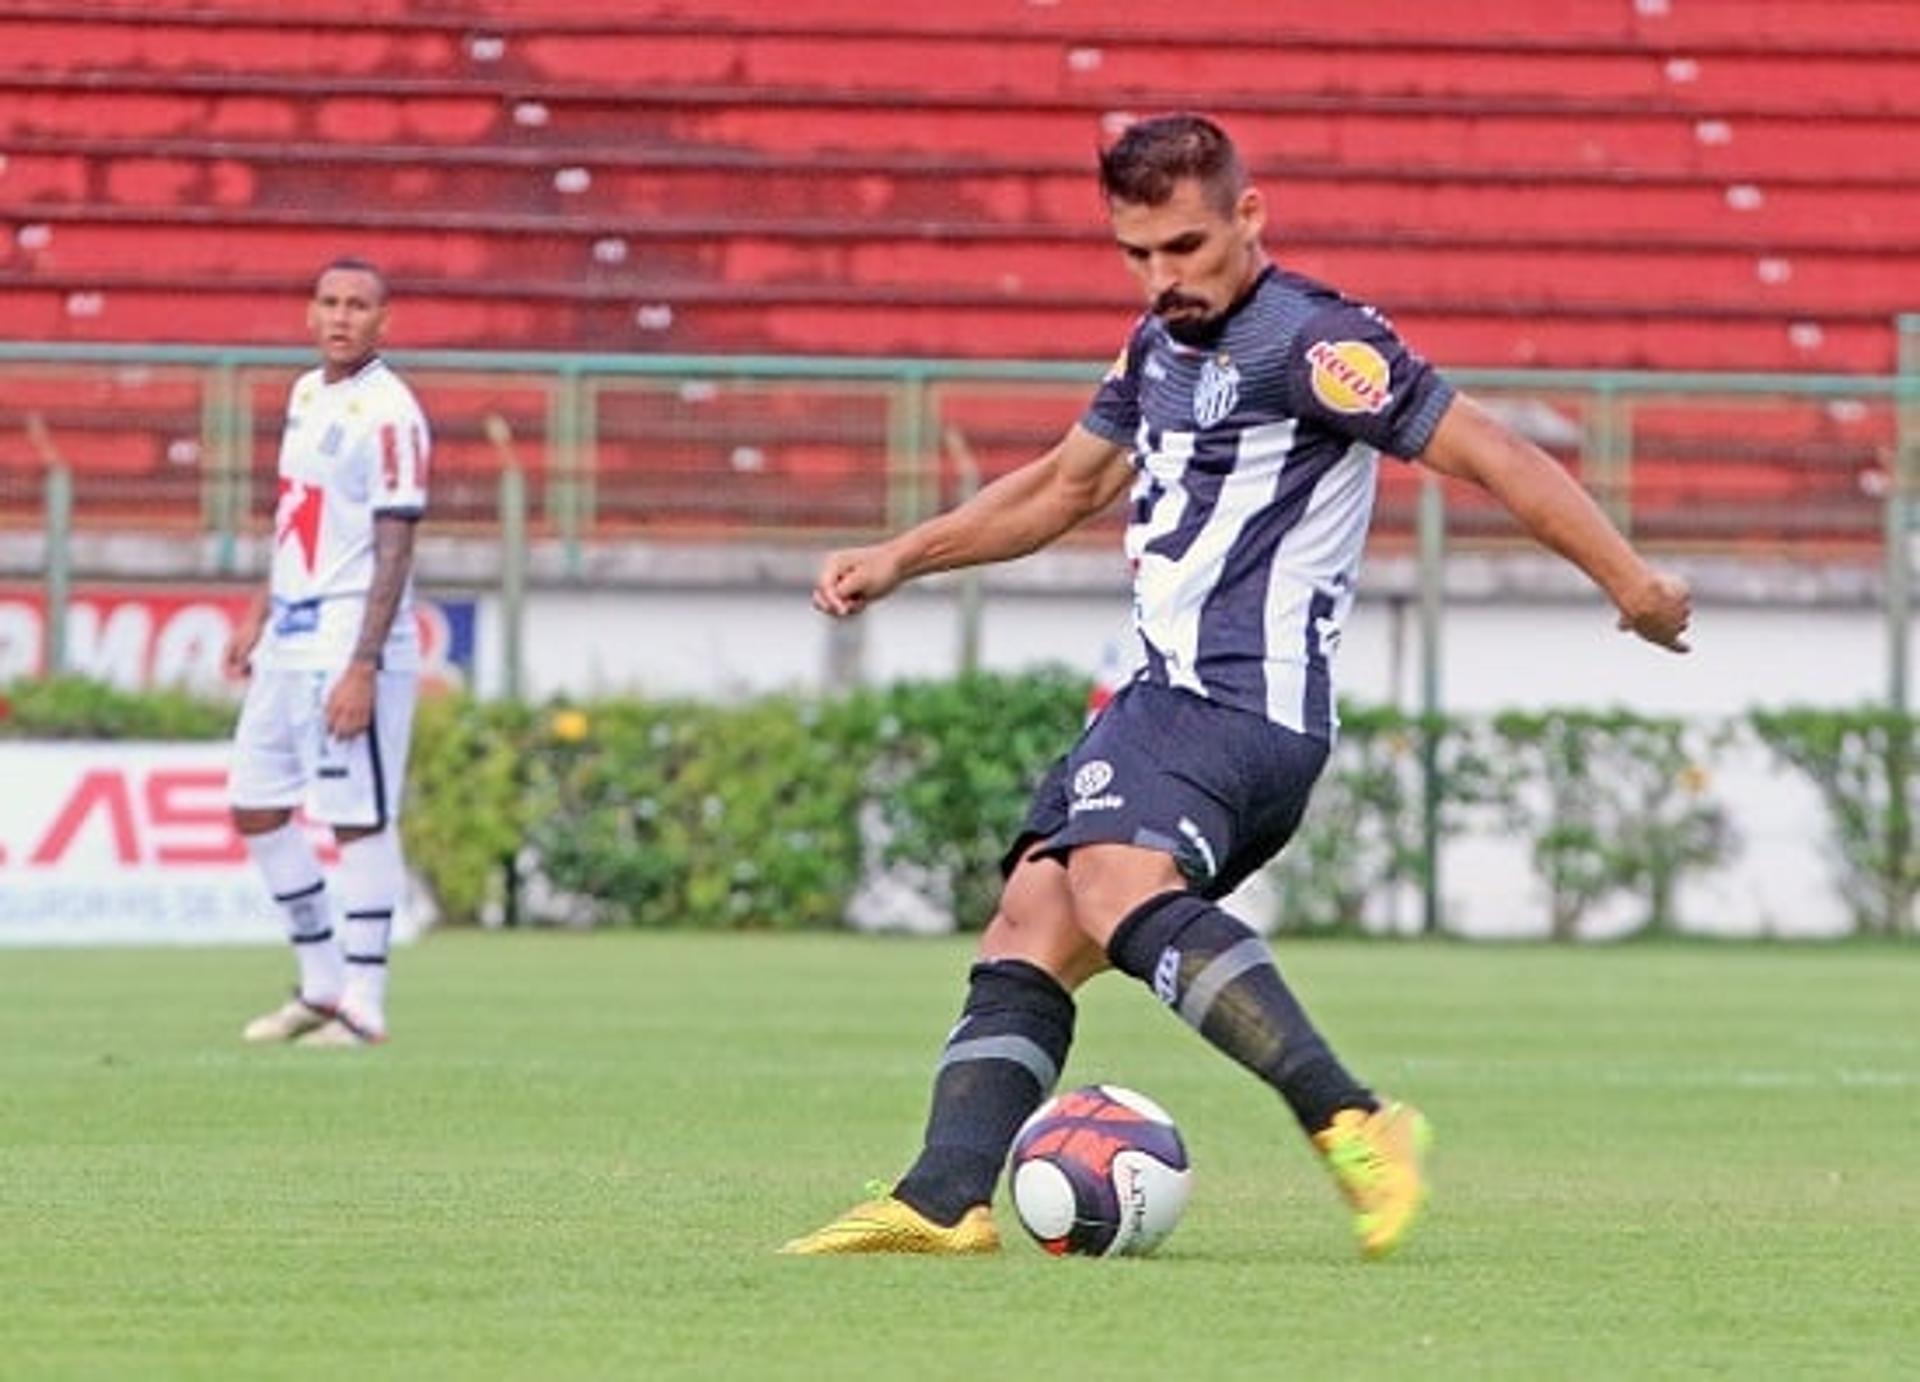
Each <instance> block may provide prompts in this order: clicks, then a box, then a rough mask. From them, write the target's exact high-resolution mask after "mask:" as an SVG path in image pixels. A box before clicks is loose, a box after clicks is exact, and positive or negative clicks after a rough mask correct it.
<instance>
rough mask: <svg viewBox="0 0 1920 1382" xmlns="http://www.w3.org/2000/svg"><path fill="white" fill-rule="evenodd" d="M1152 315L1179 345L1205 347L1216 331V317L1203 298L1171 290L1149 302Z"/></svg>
mask: <svg viewBox="0 0 1920 1382" xmlns="http://www.w3.org/2000/svg"><path fill="white" fill-rule="evenodd" d="M1176 313H1177V314H1178V315H1172V314H1176ZM1153 314H1154V315H1155V316H1156V317H1158V318H1160V322H1161V324H1162V325H1163V326H1165V327H1166V328H1167V334H1168V335H1169V336H1171V337H1173V339H1174V340H1176V341H1179V342H1180V343H1181V344H1182V345H1205V344H1207V343H1208V342H1209V341H1211V340H1212V339H1213V337H1214V335H1215V334H1217V333H1218V331H1219V329H1220V314H1219V313H1217V312H1214V311H1212V310H1211V308H1210V307H1209V305H1208V304H1207V302H1206V300H1205V299H1203V298H1197V297H1193V296H1191V295H1189V294H1187V293H1182V292H1178V291H1176V290H1174V289H1172V288H1169V289H1167V291H1166V292H1164V293H1162V294H1160V296H1158V297H1157V298H1155V299H1154V300H1153Z"/></svg>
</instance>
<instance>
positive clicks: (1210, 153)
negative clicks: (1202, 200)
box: [1100, 113, 1247, 212]
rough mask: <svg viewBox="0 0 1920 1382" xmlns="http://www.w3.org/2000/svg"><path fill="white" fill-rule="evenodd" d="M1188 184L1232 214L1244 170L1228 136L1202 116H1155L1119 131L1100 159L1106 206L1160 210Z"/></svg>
mask: <svg viewBox="0 0 1920 1382" xmlns="http://www.w3.org/2000/svg"><path fill="white" fill-rule="evenodd" d="M1188 178H1191V179H1193V180H1194V181H1195V182H1198V183H1199V184H1200V186H1201V189H1202V190H1203V191H1204V192H1205V193H1206V195H1207V200H1208V201H1210V202H1212V203H1213V205H1214V206H1215V207H1217V208H1218V209H1219V210H1220V211H1222V212H1231V211H1232V210H1233V207H1234V203H1235V202H1237V201H1238V200H1239V199H1240V193H1241V192H1242V191H1244V190H1245V189H1246V186H1247V170H1246V168H1245V167H1244V166H1243V165H1242V164H1241V162H1240V152H1239V150H1237V149H1235V148H1234V147H1233V141H1232V140H1231V139H1229V138H1227V132H1226V131H1225V130H1223V129H1221V128H1220V127H1219V126H1218V125H1216V124H1214V123H1213V121H1211V120H1209V119H1207V117H1206V116H1204V115H1189V114H1184V113H1183V114H1179V115H1156V116H1154V117H1152V118H1151V119H1147V120H1138V121H1135V122H1134V123H1133V124H1131V125H1129V126H1127V128H1126V129H1125V130H1123V131H1121V134H1120V137H1119V138H1118V139H1116V140H1115V141H1114V142H1113V144H1112V145H1111V146H1109V147H1108V148H1107V149H1106V150H1105V151H1103V152H1102V153H1101V155H1100V190H1101V191H1102V192H1103V193H1105V194H1106V198H1107V200H1108V201H1110V202H1131V203H1133V204H1134V205H1136V206H1162V205H1164V204H1165V203H1166V202H1167V201H1168V199H1170V198H1171V197H1172V196H1173V189H1174V186H1175V185H1176V184H1177V183H1179V182H1181V181H1183V180H1185V179H1188Z"/></svg>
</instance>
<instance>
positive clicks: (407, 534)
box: [353, 514, 414, 666]
mask: <svg viewBox="0 0 1920 1382" xmlns="http://www.w3.org/2000/svg"><path fill="white" fill-rule="evenodd" d="M413 527H414V524H413V520H412V519H410V518H396V517H393V516H391V515H389V514H375V515H374V516H373V584H372V585H371V586H370V587H369V588H368V590H367V608H366V612H365V613H364V614H362V615H361V617H360V637H359V639H358V640H357V641H356V642H355V643H354V645H353V660H354V661H355V662H371V663H373V664H374V665H375V666H378V665H379V663H380V652H381V649H383V648H385V647H386V646H387V635H388V634H389V633H391V632H392V631H393V619H394V615H395V614H397V613H398V612H399V609H400V597H401V596H402V595H403V594H405V593H406V589H407V576H408V574H409V573H410V572H411V571H412V570H413Z"/></svg>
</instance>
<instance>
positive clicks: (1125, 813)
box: [1001, 681, 1327, 898]
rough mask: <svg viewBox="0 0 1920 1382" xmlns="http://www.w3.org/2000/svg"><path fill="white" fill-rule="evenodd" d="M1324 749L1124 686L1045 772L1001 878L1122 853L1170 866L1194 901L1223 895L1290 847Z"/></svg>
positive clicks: (1250, 717) (1173, 696)
mask: <svg viewBox="0 0 1920 1382" xmlns="http://www.w3.org/2000/svg"><path fill="white" fill-rule="evenodd" d="M1326 761H1327V745H1326V743H1325V741H1323V740H1320V739H1315V738H1312V737H1311V736H1309V735H1305V734H1301V733H1298V732H1297V731H1295V730H1291V729H1288V728H1286V727H1285V726H1284V725H1277V724H1274V723H1273V722H1272V721H1270V720H1266V719H1263V718H1262V717H1260V716H1258V715H1254V714H1251V713H1250V712H1248V711H1244V710H1234V709H1229V708H1227V707H1223V706H1219V705H1216V704H1214V703H1213V702H1211V701H1208V700H1206V699H1204V698H1202V697H1200V696H1195V695H1192V694H1190V693H1188V692H1185V691H1175V690H1172V689H1170V688H1168V687H1165V686H1161V685H1159V684H1157V683H1155V682H1145V681H1136V682H1133V683H1131V684H1129V685H1128V686H1126V687H1125V688H1124V689H1122V690H1121V692H1120V694H1119V695H1117V696H1115V697H1114V698H1113V700H1112V702H1111V703H1109V704H1108V706H1107V707H1106V709H1105V710H1103V711H1101V712H1100V715H1099V718H1097V719H1096V720H1094V722H1093V723H1092V724H1090V725H1088V726H1087V728H1086V731H1085V732H1084V733H1083V734H1082V735H1081V736H1080V742H1079V743H1077V744H1075V745H1074V746H1073V748H1072V749H1070V750H1068V752H1067V753H1066V755H1065V756H1064V757H1062V758H1060V759H1059V760H1058V761H1057V762H1055V763H1054V765H1053V766H1052V767H1051V768H1050V769H1048V770H1047V775H1046V777H1045V778H1044V779H1042V781H1041V783H1040V786H1039V788H1038V789H1037V790H1036V791H1035V792H1034V794H1033V802H1032V804H1031V805H1030V806H1029V807H1028V808H1027V817H1026V820H1025V821H1024V822H1022V824H1021V827H1020V834H1019V836H1018V838H1017V839H1016V840H1015V841H1014V845H1013V848H1012V849H1010V850H1008V851H1007V854H1006V856H1005V858H1003V859H1002V861H1001V867H1002V869H1003V870H1005V871H1006V872H1008V873H1011V872H1012V871H1013V868H1014V866H1015V865H1016V864H1018V863H1019V862H1020V860H1021V859H1023V858H1025V857H1026V856H1027V855H1028V854H1029V853H1031V852H1033V850H1034V847H1035V846H1036V845H1038V846H1039V852H1040V853H1041V854H1042V855H1043V856H1047V855H1053V856H1059V857H1060V858H1062V859H1063V860H1064V858H1065V856H1066V855H1067V854H1069V853H1071V852H1072V850H1073V849H1074V847H1075V846H1076V845H1088V844H1129V845H1141V846H1144V847H1146V848H1148V849H1158V850H1163V851H1165V852H1166V853H1168V854H1170V855H1172V856H1173V859H1174V862H1175V863H1176V864H1178V865H1179V866H1180V871H1181V872H1182V873H1183V874H1185V875H1186V877H1187V880H1188V882H1189V883H1190V884H1191V885H1192V887H1193V889H1194V891H1195V892H1197V893H1200V894H1201V895H1202V896H1205V897H1210V898H1217V897H1224V896H1226V895H1227V894H1228V893H1230V892H1232V891H1233V890H1234V889H1235V888H1236V887H1238V886H1239V885H1240V883H1241V882H1242V881H1243V880H1244V879H1245V878H1246V877H1247V875H1249V874H1251V873H1252V872H1253V871H1254V870H1255V869H1257V868H1259V867H1260V866H1261V865H1262V864H1264V863H1266V862H1267V860H1269V859H1271V858H1273V856H1274V855H1275V854H1277V853H1279V852H1280V847H1281V846H1282V845H1284V844H1286V842H1287V841H1288V840H1289V839H1291V838H1292V836H1293V832H1294V829H1295V828H1296V827H1297V826H1298V825H1299V824H1300V816H1301V814H1302V813H1303V812H1304V811H1305V810H1306V807H1307V797H1308V795H1309V794H1310V793H1311V792H1312V791H1313V784H1314V782H1315V780H1316V779H1317V778H1318V777H1319V776H1320V770H1321V768H1322V767H1324V766H1325V765H1326Z"/></svg>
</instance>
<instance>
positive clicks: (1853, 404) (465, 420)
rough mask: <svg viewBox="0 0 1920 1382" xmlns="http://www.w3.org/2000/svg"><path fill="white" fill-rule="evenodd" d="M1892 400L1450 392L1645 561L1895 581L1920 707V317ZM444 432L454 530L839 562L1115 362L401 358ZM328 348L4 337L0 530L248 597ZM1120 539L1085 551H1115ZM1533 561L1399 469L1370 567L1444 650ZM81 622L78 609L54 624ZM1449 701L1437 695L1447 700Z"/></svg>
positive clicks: (1608, 389) (1697, 388)
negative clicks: (1443, 600) (1451, 558)
mask: <svg viewBox="0 0 1920 1382" xmlns="http://www.w3.org/2000/svg"><path fill="white" fill-rule="evenodd" d="M1901 329H1902V341H1903V351H1902V357H1901V358H1902V371H1901V373H1899V374H1897V375H1888V376H1856V375H1802V374H1793V375H1785V374H1770V375H1762V374H1743V375H1736V374H1701V373H1695V374H1671V373H1653V372H1644V373H1643V372H1630V371H1628V372H1623V371H1596V372H1586V371H1566V370H1553V371H1545V370H1532V371H1527V370H1473V369H1465V370H1450V371H1448V373H1449V375H1450V377H1452V378H1453V379H1455V380H1456V381H1457V382H1459V383H1460V384H1462V385H1463V386H1464V387H1466V388H1468V389H1470V390H1472V391H1473V392H1474V393H1475V394H1476V395H1477V396H1479V397H1480V398H1482V399H1483V400H1484V401H1486V402H1488V403H1489V404H1490V405H1491V406H1493V407H1495V408H1496V409H1498V410H1500V411H1502V412H1503V413H1504V415H1505V416H1506V417H1507V419H1508V420H1509V422H1511V423H1512V424H1513V425H1514V426H1515V427H1517V428H1518V429H1519V430H1521V431H1522V432H1524V433H1526V434H1527V435H1530V436H1532V437H1533V438H1534V439H1535V440H1537V441H1539V442H1540V443H1541V444H1542V445H1543V446H1545V447H1546V448H1547V449H1548V450H1549V451H1551V452H1553V453H1554V454H1555V455H1557V456H1558V457H1560V458H1561V459H1562V460H1563V461H1564V462H1565V463H1566V464H1567V465H1568V466H1569V468H1570V469H1571V470H1572V471H1573V472H1574V473H1575V474H1576V475H1577V476H1578V477H1579V479H1580V480H1581V481H1582V483H1584V484H1585V485H1586V486H1587V487H1588V488H1589V489H1590V490H1591V491H1592V492H1593V493H1594V494H1595V496H1596V497H1597V498H1598V499H1599V500H1600V502H1601V503H1602V504H1603V505H1604V506H1605V507H1606V508H1607V509H1608V510H1609V512H1611V513H1612V514H1613V515H1614V517H1615V518H1616V520H1617V521H1618V522H1620V524H1621V525H1622V526H1623V527H1625V528H1627V529H1629V530H1630V531H1631V532H1633V533H1634V535H1635V537H1636V538H1637V539H1638V540H1639V541H1640V542H1642V544H1643V545H1646V546H1648V547H1651V548H1653V549H1656V550H1673V551H1692V550H1707V551H1714V552H1736V553H1753V554H1757V555H1764V556H1767V557H1770V558H1772V557H1781V556H1786V557H1801V558H1805V559H1809V560H1820V561H1836V560H1837V561H1848V562H1854V563H1858V564H1870V563H1876V562H1877V563H1883V564H1884V571H1885V581H1886V600H1887V606H1888V613H1889V621H1888V627H1889V645H1890V653H1891V654H1892V656H1891V658H1890V664H1891V667H1892V668H1893V671H1892V672H1891V674H1890V676H1891V684H1890V686H1889V698H1890V700H1892V701H1893V703H1894V704H1895V705H1898V706H1904V705H1905V704H1906V699H1907V688H1906V674H1905V668H1906V656H1905V647H1906V638H1907V626H1908V619H1909V614H1910V610H1911V574H1910V563H1909V562H1908V560H1907V559H1906V557H1907V551H1908V547H1909V536H1908V535H1909V534H1910V533H1911V532H1912V530H1913V528H1914V520H1915V517H1916V515H1920V508H1916V498H1917V497H1920V316H1916V317H1908V318H1903V319H1902V321H1901ZM391 358H392V359H393V361H394V363H395V364H396V365H397V366H398V367H399V368H400V369H401V370H402V371H403V372H404V373H405V374H406V375H407V377H408V378H409V380H410V381H411V382H412V383H413V384H414V386H415V388H416V390H417V391H418V392H419V393H420V394H421V396H422V398H423V400H424V401H425V403H426V406H427V410H428V413H429V415H430V417H431V418H432V419H433V424H434V429H435V433H436V447H435V477H434V483H433V488H434V507H435V521H436V525H441V524H445V525H447V526H448V528H449V529H450V530H452V531H460V530H463V529H464V530H468V531H472V532H474V533H476V534H481V535H487V536H492V535H495V534H500V535H502V536H505V537H506V538H507V539H508V542H507V544H506V545H507V546H508V547H510V548H511V549H512V552H513V557H514V560H513V561H511V562H509V563H508V564H507V565H506V567H505V568H504V570H503V579H504V580H506V581H507V582H508V584H509V586H512V585H514V584H515V583H516V582H519V581H523V580H524V570H525V567H524V564H523V563H522V561H521V558H523V556H524V547H525V545H526V544H527V543H529V542H548V543H553V544H557V546H558V549H559V550H560V552H561V553H562V554H563V558H564V560H563V561H562V563H561V567H562V569H563V570H565V571H567V572H570V573H574V574H578V573H579V572H581V571H582V570H583V569H584V566H583V561H584V554H585V552H586V551H587V550H588V549H589V548H590V547H591V546H592V545H594V544H596V543H604V542H617V541H621V540H623V539H627V538H631V537H634V536H644V537H648V538H654V539H662V540H671V539H674V538H712V539H719V540H726V541H742V542H799V543H805V544H808V545H813V546H819V545H822V544H825V543H828V542H832V541H838V540H844V539H851V538H859V537H865V536H870V535H873V534H876V533H878V532H881V531H884V530H887V529H891V528H896V527H898V526H900V525H901V524H904V523H907V522H910V521H912V520H914V519H916V518H919V517H922V516H925V515H927V514H929V513H932V512H934V511H936V510H938V509H940V508H943V507H946V506H948V505H950V504H952V503H954V502H956V501H957V500H958V499H959V498H960V497H961V496H962V495H963V494H964V493H966V492H967V491H968V490H969V489H970V488H971V487H973V486H975V485H977V484H978V483H980V482H982V481H983V480H991V479H992V478H993V477H994V476H995V475H998V474H1000V473H1003V472H1004V471H1006V470H1007V469H1010V468H1011V467H1013V466H1015V465H1017V464H1019V463H1020V462H1022V461H1024V460H1026V459H1027V458H1029V457H1030V456H1032V455H1034V454H1036V453H1037V452H1038V451H1039V450H1040V449H1042V448H1044V447H1045V446H1047V445H1049V444H1051V442H1052V441H1053V440H1054V439H1055V438H1057V437H1058V435H1059V434H1060V432H1061V431H1062V430H1063V428H1064V427H1065V426H1066V425H1067V424H1068V423H1069V422H1070V421H1071V420H1072V419H1073V418H1075V417H1076V416H1078V414H1079V411H1080V409H1081V407H1082V406H1083V405H1084V403H1085V400H1086V398H1087V396H1088V393H1089V391H1090V389H1091V388H1092V386H1093V384H1094V382H1095V380H1096V379H1097V375H1098V367H1097V366H1095V365H1091V364H1088V365H1078V364H1063V363H1059V362H1033V361H978V360H904V359H893V358H818V357H784V356H751V355H747V356H717V357H705V356H674V355H590V354H545V353H529V352H515V351H398V352H394V353H393V355H392V357H391ZM311 360H312V356H311V352H310V351H309V350H307V349H304V348H300V349H293V348H289V349H260V348H252V349H211V348H202V347H186V346H144V345H85V344H36V343H0V521H4V522H8V523H11V524H12V525H14V526H16V527H29V526H40V527H43V528H44V530H45V532H46V534H47V540H48V548H47V551H48V574H49V580H50V582H52V581H63V580H64V579H65V576H66V563H65V543H64V539H65V535H66V534H67V533H68V532H69V531H70V530H73V529H79V530H87V529H93V530H101V529H107V530H114V531H121V530H129V531H160V532H173V533H179V534H183V535H191V536H192V537H193V538H194V539H195V540H196V541H198V542H200V543H202V544H203V546H204V550H206V551H207V552H208V553H209V554H210V557H209V564H210V565H211V566H212V567H213V569H214V570H215V571H216V572H224V573H232V574H236V575H237V574H241V566H242V564H243V563H242V554H243V552H244V551H245V550H246V549H245V547H244V545H243V543H242V541H241V539H242V538H243V537H246V536H248V535H250V534H251V535H257V534H259V533H262V532H264V530H265V529H266V526H267V525H268V523H269V522H270V512H269V509H270V504H271V496H272V494H273V492H274V486H273V473H274V466H275V452H276V449H277V443H278V433H279V418H280V413H281V410H282V408H283V405H284V399H285V394H286V390H287V387H288V385H289V384H290V382H291V380H292V379H293V377H294V376H295V375H296V374H297V373H298V372H299V371H300V370H302V369H305V368H307V367H308V366H309V365H310V363H311ZM1116 522H1117V520H1109V521H1108V522H1107V523H1106V524H1105V525H1104V527H1103V526H1102V525H1098V524H1096V525H1094V527H1093V528H1092V530H1091V531H1090V533H1089V534H1088V540H1111V537H1112V529H1113V526H1114V524H1115V523H1116ZM1517 539H1518V534H1517V532H1516V530H1515V529H1514V528H1513V526H1512V525H1511V522H1510V520H1509V519H1508V518H1507V516H1506V515H1505V514H1504V513H1503V512H1501V511H1500V510H1499V509H1498V508H1497V506H1495V505H1494V504H1492V503H1491V501H1489V500H1487V499H1486V498H1485V497H1484V496H1481V495H1479V494H1478V493H1477V492H1476V491H1473V490H1472V489H1471V488H1470V487H1466V486H1456V485H1447V486H1444V487H1443V486H1442V485H1441V483H1440V482H1438V481H1436V480H1434V479H1433V478H1432V477H1431V476H1428V475H1427V474H1426V473H1425V472H1423V471H1420V470H1418V469H1417V468H1413V467H1400V466H1390V467H1387V468H1385V470H1384V471H1383V478H1382V484H1381V491H1380V497H1379V504H1378V512H1377V517H1376V523H1375V540H1376V545H1378V546H1384V547H1394V546H1396V545H1397V546H1399V547H1400V548H1401V550H1403V551H1405V552H1407V553H1409V554H1416V555H1417V556H1418V558H1419V560H1420V563H1421V567H1422V570H1423V573H1424V574H1423V577H1422V581H1423V592H1424V594H1423V599H1422V601H1421V608H1422V611H1423V623H1424V624H1425V625H1426V626H1427V630H1428V633H1429V635H1430V638H1429V642H1430V643H1434V644H1437V637H1438V591H1439V581H1438V567H1439V563H1440V561H1441V560H1442V557H1443V553H1444V552H1445V551H1446V550H1447V549H1448V548H1451V549H1453V550H1462V549H1474V548H1493V549H1497V548H1499V547H1502V546H1504V545H1506V544H1509V543H1514V542H1516V541H1517ZM60 604H63V602H60V601H56V607H58V606H59V605H60ZM1435 698H1437V693H1434V695H1433V696H1432V697H1430V699H1435Z"/></svg>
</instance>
